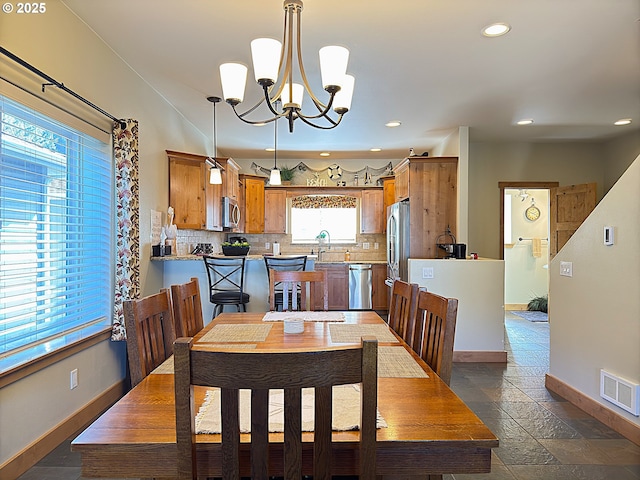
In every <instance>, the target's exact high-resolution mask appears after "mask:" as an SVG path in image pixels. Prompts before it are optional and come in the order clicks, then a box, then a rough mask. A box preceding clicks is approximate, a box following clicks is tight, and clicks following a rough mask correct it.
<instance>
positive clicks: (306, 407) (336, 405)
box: [196, 385, 387, 433]
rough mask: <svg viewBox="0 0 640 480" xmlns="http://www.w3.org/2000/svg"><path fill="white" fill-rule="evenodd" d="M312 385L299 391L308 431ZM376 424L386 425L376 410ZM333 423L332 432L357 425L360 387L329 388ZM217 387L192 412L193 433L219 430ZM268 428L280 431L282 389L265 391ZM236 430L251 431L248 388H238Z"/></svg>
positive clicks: (357, 426)
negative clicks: (237, 423)
mask: <svg viewBox="0 0 640 480" xmlns="http://www.w3.org/2000/svg"><path fill="white" fill-rule="evenodd" d="M314 403H315V395H314V389H313V388H305V389H303V390H302V430H303V431H304V432H312V431H313V427H314V420H313V415H314ZM377 414H378V416H377V420H376V427H377V428H387V422H386V421H385V419H384V418H383V417H382V415H380V412H377ZM332 420H333V425H332V428H333V430H335V431H344V430H358V429H359V428H360V387H359V385H341V386H336V387H333V419H332ZM221 431H222V424H221V421H220V390H219V389H217V388H216V389H212V390H207V394H206V397H205V401H204V403H203V404H202V406H201V407H200V410H199V411H198V414H197V415H196V433H220V432H221ZM269 431H270V432H283V431H284V391H283V390H271V391H270V392H269ZM240 432H241V433H250V432H251V390H240Z"/></svg>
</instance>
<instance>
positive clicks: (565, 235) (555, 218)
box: [549, 183, 597, 259]
mask: <svg viewBox="0 0 640 480" xmlns="http://www.w3.org/2000/svg"><path fill="white" fill-rule="evenodd" d="M596 200H597V198H596V184H595V183H585V184H582V185H569V186H566V187H556V188H552V189H551V190H550V192H549V204H550V208H549V223H550V224H549V236H550V238H549V259H551V258H553V257H554V256H555V255H556V254H557V253H558V252H559V251H560V249H561V248H562V247H563V246H564V245H565V244H566V243H567V241H568V240H569V239H570V238H571V236H572V235H573V234H574V232H575V231H576V230H577V229H578V227H579V226H580V224H582V222H583V221H584V220H585V219H586V218H587V217H588V216H589V214H590V213H591V211H592V210H593V209H594V208H595V206H596Z"/></svg>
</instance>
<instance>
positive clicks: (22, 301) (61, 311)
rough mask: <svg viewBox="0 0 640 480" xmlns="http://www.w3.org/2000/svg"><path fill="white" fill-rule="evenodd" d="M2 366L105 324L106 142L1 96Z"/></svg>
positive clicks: (109, 174) (108, 257)
mask: <svg viewBox="0 0 640 480" xmlns="http://www.w3.org/2000/svg"><path fill="white" fill-rule="evenodd" d="M0 114H1V122H0V123H1V129H0V372H2V371H3V370H6V366H7V365H10V366H13V365H15V363H16V362H15V361H11V357H12V356H14V357H15V356H20V355H22V356H24V352H26V351H28V350H29V351H31V353H30V355H32V356H33V355H34V353H33V352H37V353H35V355H36V356H37V355H39V354H42V353H46V352H49V351H51V350H52V349H55V348H56V346H58V345H61V344H65V343H68V340H69V339H70V338H73V339H78V338H82V336H83V335H85V334H87V333H93V331H95V330H96V329H101V328H104V326H106V325H109V323H110V318H111V310H112V292H113V288H112V285H113V280H112V263H113V262H112V256H113V254H112V251H113V248H112V245H113V234H112V230H113V226H112V223H113V222H112V219H113V187H112V185H113V181H112V178H113V167H112V162H111V154H110V146H109V145H108V144H106V143H103V142H101V141H99V140H97V139H95V138H94V137H92V136H89V135H87V134H85V133H82V132H79V131H77V130H74V129H72V128H70V127H68V126H65V125H64V124H62V123H60V122H58V121H56V120H54V119H51V118H47V117H45V116H44V115H42V114H40V113H38V112H36V111H35V110H31V109H30V108H28V107H25V106H22V105H21V104H19V103H16V102H14V101H13V100H11V99H9V98H7V97H4V96H0Z"/></svg>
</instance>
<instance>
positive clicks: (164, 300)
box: [123, 289, 176, 386]
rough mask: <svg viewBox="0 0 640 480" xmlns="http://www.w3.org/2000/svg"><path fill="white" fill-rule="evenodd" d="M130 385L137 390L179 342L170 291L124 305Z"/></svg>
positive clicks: (164, 290)
mask: <svg viewBox="0 0 640 480" xmlns="http://www.w3.org/2000/svg"><path fill="white" fill-rule="evenodd" d="M123 312H124V323H125V328H126V332H127V357H128V359H129V370H130V375H131V385H132V386H135V385H137V384H138V383H140V382H141V381H142V379H143V378H144V377H146V376H147V375H149V373H151V371H152V370H153V369H154V368H156V367H157V366H159V365H160V364H161V363H162V362H164V361H165V360H166V359H167V358H169V357H170V356H171V354H172V353H173V342H174V341H175V339H176V334H175V325H174V318H173V309H172V306H171V298H170V295H169V291H168V290H166V289H163V290H162V291H160V293H156V294H155V295H149V296H147V297H144V298H140V299H138V300H125V301H124V302H123Z"/></svg>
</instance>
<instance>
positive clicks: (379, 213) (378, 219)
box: [360, 188, 386, 233]
mask: <svg viewBox="0 0 640 480" xmlns="http://www.w3.org/2000/svg"><path fill="white" fill-rule="evenodd" d="M385 224H386V215H385V209H384V194H383V191H382V190H381V189H380V188H367V189H363V190H362V198H361V200H360V233H383V232H384V225H385Z"/></svg>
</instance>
